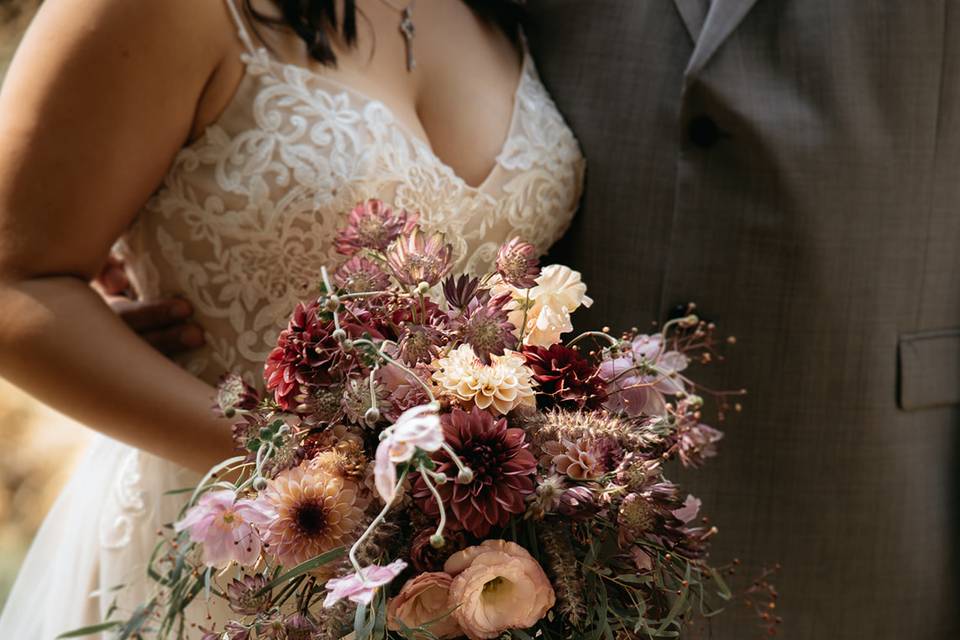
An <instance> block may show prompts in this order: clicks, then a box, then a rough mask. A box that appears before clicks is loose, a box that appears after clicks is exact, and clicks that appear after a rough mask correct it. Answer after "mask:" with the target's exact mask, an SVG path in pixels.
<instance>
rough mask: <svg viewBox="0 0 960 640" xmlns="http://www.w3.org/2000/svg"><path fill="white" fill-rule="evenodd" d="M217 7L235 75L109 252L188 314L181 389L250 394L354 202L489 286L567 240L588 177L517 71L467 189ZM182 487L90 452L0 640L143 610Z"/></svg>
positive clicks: (0, 621) (359, 100)
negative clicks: (208, 122) (415, 221)
mask: <svg viewBox="0 0 960 640" xmlns="http://www.w3.org/2000/svg"><path fill="white" fill-rule="evenodd" d="M227 2H228V3H230V9H231V12H232V14H233V16H234V18H235V19H236V20H237V26H238V29H239V36H240V38H241V39H242V40H243V43H244V46H245V47H246V49H247V52H246V53H245V54H244V56H243V60H244V63H245V64H246V74H245V76H244V78H243V80H242V82H241V84H240V86H239V89H238V91H237V93H236V95H235V97H234V98H233V100H232V101H231V103H230V105H229V106H228V108H227V109H226V111H225V112H224V113H223V115H222V116H221V117H220V119H219V120H218V122H217V123H216V124H214V125H213V126H211V127H209V128H208V129H207V131H206V132H205V134H204V136H203V137H202V138H201V139H199V140H198V141H196V142H195V143H194V144H191V145H190V146H189V147H187V148H185V149H183V150H182V151H181V152H180V153H179V155H178V156H177V158H176V160H175V162H174V164H173V166H172V167H171V168H170V171H169V173H168V175H167V176H166V178H165V180H164V183H163V184H162V186H161V187H160V188H159V189H158V191H157V192H156V194H155V195H154V197H153V198H152V199H151V200H150V202H149V203H148V204H147V205H146V207H145V208H144V210H143V211H142V212H141V213H140V215H139V216H138V217H137V220H136V222H135V224H134V225H133V226H132V227H131V228H130V230H129V231H128V233H127V234H126V235H125V237H124V238H123V239H122V240H121V242H120V243H119V245H118V246H119V247H120V249H121V251H122V253H123V254H124V256H125V258H126V260H127V261H128V263H129V265H130V267H131V268H132V271H133V275H134V280H135V285H136V289H137V290H138V292H139V293H140V294H141V295H142V296H143V297H145V298H147V299H151V298H153V299H156V298H161V297H164V296H168V295H171V294H180V295H184V296H186V297H187V298H188V299H189V300H190V302H191V303H192V304H193V306H194V309H195V310H196V318H197V320H198V321H199V322H200V323H201V324H202V326H203V327H204V328H205V329H206V331H207V346H206V347H205V348H204V349H202V350H200V351H198V352H195V353H193V354H191V355H189V356H188V357H186V358H184V359H183V360H182V364H183V366H185V367H186V368H188V369H189V370H190V371H191V372H193V373H195V374H196V375H197V376H199V377H201V378H203V379H204V380H207V381H209V382H211V383H213V382H215V381H216V380H217V378H218V377H219V376H220V375H221V374H222V373H223V372H225V371H235V372H240V373H243V374H244V375H245V376H246V377H247V378H248V379H249V380H250V381H251V382H257V381H258V380H259V378H260V374H261V371H262V363H263V361H264V359H265V357H266V355H267V353H268V352H269V351H270V349H271V347H272V346H273V344H274V340H275V338H276V336H277V334H278V333H279V331H280V329H281V328H282V327H283V326H284V325H285V323H286V318H287V316H288V314H289V312H290V311H291V310H292V308H293V307H294V305H295V303H296V302H297V301H298V300H301V299H305V298H308V297H310V296H311V295H312V294H314V293H315V292H316V288H317V284H318V282H319V279H320V278H319V272H320V267H321V266H322V265H325V264H328V265H329V264H334V263H336V262H337V257H336V255H335V253H334V251H333V246H332V242H331V239H332V238H333V236H334V232H335V229H336V228H337V227H338V225H340V224H341V222H342V219H343V218H342V215H343V212H345V211H348V210H349V209H351V208H352V207H353V206H354V205H355V204H356V203H357V202H359V201H362V200H365V199H367V198H371V197H376V198H381V199H383V200H384V201H386V202H387V203H389V204H391V205H392V206H394V207H398V208H404V209H408V210H412V211H419V212H420V216H421V220H422V223H423V225H424V226H425V227H426V228H427V229H430V230H439V231H443V232H445V233H446V235H447V238H448V240H450V241H452V242H453V243H454V245H455V249H456V256H457V260H458V263H457V268H458V270H464V269H465V270H470V271H483V270H486V269H487V267H489V266H490V264H491V262H492V260H493V258H494V256H495V252H496V248H497V246H498V245H499V243H501V242H503V241H505V240H507V239H509V238H510V237H512V236H516V235H519V236H521V237H523V238H525V239H527V240H529V241H530V242H532V243H534V244H535V245H536V246H537V247H538V248H539V249H541V250H544V251H545V250H546V249H547V248H548V247H549V246H550V245H551V244H552V243H553V242H554V241H555V240H557V239H558V238H559V237H560V235H561V234H562V233H563V231H564V230H565V228H566V227H567V225H568V223H569V221H570V219H571V217H572V215H573V212H574V209H575V207H576V204H577V201H578V199H579V196H580V189H581V184H582V179H583V171H584V160H583V157H582V155H581V153H580V150H579V147H578V144H577V142H576V140H575V139H574V137H573V135H572V133H571V132H570V130H569V129H568V128H567V126H566V125H565V124H564V122H563V119H562V118H561V116H560V114H559V113H558V111H557V109H556V107H555V106H554V104H553V102H552V101H551V99H550V97H549V95H548V94H547V92H546V90H545V89H544V87H543V85H542V84H541V82H540V80H539V79H538V77H537V73H536V70H535V68H534V64H533V61H532V60H531V59H530V56H529V55H525V57H524V63H523V72H522V76H521V78H520V81H519V86H518V87H517V90H516V96H515V104H514V112H513V118H512V122H511V124H510V127H509V133H508V135H507V137H506V140H505V142H504V144H503V148H502V150H501V152H500V154H499V155H498V156H497V158H496V164H495V166H494V168H493V169H492V171H491V172H490V174H489V176H487V178H486V179H485V180H484V181H483V183H482V184H480V185H478V186H471V185H469V184H467V183H466V182H465V181H464V180H462V179H461V178H460V177H458V176H457V175H456V174H455V173H454V172H453V170H451V168H450V167H449V166H447V165H446V164H444V163H443V161H441V160H440V159H439V158H438V157H437V156H436V155H435V154H434V153H433V152H432V151H431V149H430V146H429V144H427V143H426V142H425V141H424V140H422V139H420V138H418V137H417V136H416V135H414V134H412V133H411V132H410V131H408V130H407V129H406V128H404V126H403V125H402V124H401V123H399V122H398V121H397V119H396V118H395V117H394V115H393V114H392V113H391V111H390V109H389V108H388V107H387V106H386V105H384V104H383V103H382V102H379V101H377V100H373V99H370V98H369V97H367V96H364V95H363V94H361V93H359V92H357V91H354V90H353V89H351V88H349V87H347V86H343V85H341V84H338V83H336V82H334V81H333V80H331V79H330V78H328V77H326V76H324V75H323V74H322V73H317V72H314V71H311V70H307V69H304V68H301V67H297V66H292V65H289V64H283V63H280V62H279V61H277V60H275V59H272V57H271V55H270V54H269V53H268V52H267V50H265V49H263V48H258V47H257V46H255V45H254V43H253V41H252V39H251V38H250V37H249V32H248V30H247V28H246V26H245V23H244V21H243V19H241V17H240V15H239V12H238V11H237V9H236V7H235V6H234V5H233V4H232V2H231V0H227ZM195 481H196V477H195V476H194V475H193V474H191V473H189V472H187V471H186V470H184V469H182V468H180V467H178V466H177V465H175V464H173V463H171V462H168V461H165V460H162V459H159V458H156V457H154V456H151V455H149V454H147V453H144V452H141V451H138V450H137V449H133V448H131V447H128V446H126V445H123V444H121V443H119V442H116V441H114V440H110V439H108V438H105V437H97V438H95V441H94V442H93V444H92V446H91V447H90V449H89V451H87V452H86V454H85V456H84V457H83V459H82V460H81V462H80V463H79V466H78V468H77V469H76V472H75V474H74V476H73V478H72V480H71V481H70V482H69V484H68V485H67V487H66V488H65V489H64V491H63V493H62V494H61V495H60V497H59V499H58V500H57V501H56V503H55V505H54V506H53V508H52V510H51V512H50V514H49V515H48V516H47V519H46V521H45V522H44V524H43V526H42V528H41V529H40V532H39V533H38V535H37V537H36V540H35V541H34V544H33V547H32V548H31V550H30V553H29V555H28V556H27V559H26V561H25V563H24V565H23V568H22V570H21V573H20V577H19V579H18V581H17V583H16V584H15V586H14V589H13V591H12V593H11V595H10V598H9V600H8V602H7V606H6V609H5V610H4V612H3V616H2V618H0V639H3V640H14V639H16V640H50V639H52V638H54V637H56V636H57V635H58V634H60V633H62V632H64V631H67V630H70V629H74V628H77V627H80V626H84V625H89V624H94V623H97V622H100V621H101V620H103V616H104V615H105V614H106V613H107V608H108V607H109V606H110V604H111V603H112V602H113V601H114V599H115V598H116V597H117V593H115V592H113V591H112V589H113V588H114V587H116V586H118V585H121V584H125V585H128V586H127V588H126V590H125V591H123V592H122V593H121V595H120V598H119V605H120V609H121V611H127V612H129V611H130V610H132V609H133V608H134V607H135V606H136V604H138V603H139V602H140V601H142V600H143V599H145V598H146V597H147V596H148V595H149V594H150V593H151V591H150V590H151V587H150V585H149V584H148V582H147V580H146V576H145V566H146V563H147V561H148V559H149V557H150V553H151V552H152V550H153V548H154V546H155V544H156V541H157V531H158V529H159V528H161V527H162V526H163V525H164V524H166V523H169V522H171V521H172V519H173V518H174V517H175V513H176V510H177V507H178V503H180V501H181V500H182V496H165V495H164V494H165V493H166V492H168V491H170V490H171V489H178V488H182V487H187V486H190V485H191V483H194V482H195ZM201 604H202V603H201ZM206 613H207V612H206V610H205V608H202V607H201V610H200V611H199V612H196V613H195V615H196V616H197V620H196V621H197V622H201V623H202V622H205V620H203V617H205V615H206ZM216 617H217V614H216V612H214V618H216ZM200 635H201V634H200V633H199V632H197V631H194V632H191V634H190V635H189V637H191V638H194V637H196V638H199V637H200Z"/></svg>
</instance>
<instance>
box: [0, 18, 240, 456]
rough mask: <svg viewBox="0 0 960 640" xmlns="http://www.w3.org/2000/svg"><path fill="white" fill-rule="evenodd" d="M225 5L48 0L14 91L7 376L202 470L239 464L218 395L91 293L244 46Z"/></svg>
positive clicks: (1, 99)
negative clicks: (224, 66) (236, 39)
mask: <svg viewBox="0 0 960 640" xmlns="http://www.w3.org/2000/svg"><path fill="white" fill-rule="evenodd" d="M223 11H224V8H223V3H222V2H216V1H214V0H203V1H200V2H198V1H197V0H136V1H134V2H131V1H130V0H48V1H47V2H45V3H44V5H43V8H42V9H41V11H40V13H39V15H38V17H37V18H36V20H35V22H34V24H33V25H32V26H31V28H30V29H29V30H28V32H27V35H26V37H25V39H24V42H23V44H22V45H21V48H20V50H19V51H18V53H17V56H16V58H15V59H14V62H13V64H12V65H11V67H10V70H9V73H8V76H7V79H6V82H5V84H4V86H3V89H2V91H0V375H2V376H3V377H5V378H7V379H9V380H11V381H12V382H13V383H15V384H17V385H19V386H20V387H22V388H24V389H25V390H27V391H28V392H30V393H32V394H33V395H35V396H36V397H38V398H39V399H41V400H43V401H44V402H46V403H48V404H49V405H51V406H52V407H54V408H56V409H58V410H60V411H62V412H63V413H65V414H67V415H70V416H72V417H74V418H76V419H78V420H79V421H81V422H83V423H85V424H88V425H90V426H92V427H95V428H97V429H98V430H100V431H102V432H104V433H106V434H107V435H110V436H112V437H114V438H117V439H120V440H123V441H125V442H128V443H130V444H132V445H134V446H137V447H140V448H143V449H145V450H147V451H150V452H153V453H155V454H158V455H160V456H163V457H166V458H170V459H172V460H175V461H177V462H179V463H181V464H183V465H185V466H189V467H192V468H194V469H197V470H203V469H206V468H207V467H209V466H210V465H211V464H212V463H214V462H216V461H217V460H219V459H222V458H224V457H226V456H228V455H229V454H230V450H231V444H230V435H229V434H230V429H229V425H228V424H226V423H225V421H223V420H222V419H219V418H217V417H215V416H214V415H213V412H212V411H211V402H212V389H211V388H210V387H209V386H208V385H206V384H205V383H203V382H201V381H199V380H197V379H196V378H194V377H192V376H191V375H189V374H187V373H186V372H184V371H183V370H181V369H180V368H179V367H177V366H176V365H175V364H173V363H171V362H170V361H168V360H167V359H165V358H164V357H163V356H162V355H160V354H159V353H157V352H156V351H154V350H153V349H152V348H150V347H149V346H148V345H147V344H146V343H145V342H144V341H143V340H141V339H140V338H139V337H137V336H136V335H135V334H134V333H133V332H132V331H131V330H130V329H129V328H128V327H127V326H125V325H124V324H123V323H122V322H121V321H120V320H119V319H118V318H117V317H116V315H115V314H114V313H113V312H112V311H111V310H110V309H109V307H108V306H107V305H106V304H105V303H104V302H103V300H102V299H101V298H100V297H99V296H98V295H97V294H96V293H95V292H94V291H93V290H92V289H91V288H90V286H89V285H88V282H89V280H90V279H91V278H92V277H93V276H94V275H96V274H97V273H98V272H99V270H100V268H101V266H102V265H103V263H104V261H105V260H106V258H107V255H108V252H109V248H110V246H111V244H112V242H113V241H114V239H115V238H116V237H117V236H118V235H119V234H120V233H121V232H122V230H123V229H124V228H125V227H126V226H127V225H128V224H129V223H130V222H131V220H132V217H133V215H134V214H135V212H136V211H138V210H139V208H140V207H141V206H142V204H143V202H144V201H145V200H146V199H147V198H148V197H149V195H150V194H151V192H152V191H153V190H154V189H155V188H156V186H157V185H158V184H159V182H160V181H161V179H162V177H163V175H164V173H165V172H166V170H167V167H168V166H169V164H170V162H171V161H172V158H173V157H174V155H175V154H176V152H177V151H178V149H179V148H180V147H181V146H182V145H183V143H184V141H185V140H186V139H187V138H188V137H189V135H190V132H191V130H192V128H193V126H194V120H195V113H196V110H197V105H198V101H199V100H200V98H201V96H202V95H203V94H204V91H205V88H206V87H208V86H209V84H208V83H209V82H210V80H211V78H213V77H214V74H215V73H217V71H218V69H219V65H221V61H222V59H223V57H224V52H225V51H228V50H230V47H231V44H232V42H231V40H230V39H229V36H230V35H232V34H231V33H230V31H229V29H228V28H226V27H225V24H227V22H228V20H229V19H228V18H227V17H225V15H224V14H223Z"/></svg>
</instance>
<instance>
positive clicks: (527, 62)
mask: <svg viewBox="0 0 960 640" xmlns="http://www.w3.org/2000/svg"><path fill="white" fill-rule="evenodd" d="M255 57H257V58H259V60H258V62H260V63H261V64H262V65H263V66H265V67H266V68H267V69H270V68H272V67H279V68H280V69H290V70H292V71H294V72H295V73H301V74H306V75H307V76H308V77H309V78H312V79H314V80H316V81H318V82H322V83H325V84H327V85H329V86H331V87H334V88H335V89H336V91H337V92H340V93H349V94H351V95H352V96H354V97H355V98H357V99H358V100H360V101H361V102H363V103H366V104H368V105H375V106H377V107H379V108H381V109H382V110H383V111H384V112H385V113H386V114H387V115H389V116H390V120H391V122H392V124H393V125H394V126H395V127H396V128H397V129H399V130H400V131H401V132H402V133H403V134H404V135H405V136H406V137H407V139H408V141H409V142H410V143H411V144H413V145H416V146H417V147H419V148H420V149H421V150H423V151H425V152H426V153H427V155H428V156H429V157H430V158H431V159H432V160H433V161H434V162H435V163H436V165H437V166H438V167H440V168H441V169H442V170H443V172H444V173H445V174H446V175H447V177H448V178H450V179H451V180H452V181H454V182H455V183H456V184H457V185H458V186H460V187H461V188H463V189H464V190H467V191H471V192H476V193H480V192H482V191H484V187H486V186H487V185H488V184H489V183H490V182H491V181H492V180H493V178H495V177H496V175H497V173H498V171H499V168H500V159H501V158H502V157H503V155H504V154H505V153H506V152H507V151H508V150H509V147H510V141H511V140H512V139H513V135H514V133H515V131H516V127H517V120H518V115H519V113H520V99H521V95H522V93H523V89H524V88H525V87H526V83H527V78H528V76H529V75H530V68H531V64H532V60H531V58H530V52H529V50H528V49H527V47H526V46H524V47H523V55H522V58H521V62H520V77H519V78H518V79H517V84H516V87H515V88H514V91H513V108H512V109H511V112H510V122H509V124H508V125H507V133H506V135H505V136H504V139H503V144H501V145H500V149H499V150H498V151H497V154H496V156H494V159H493V166H492V167H491V168H490V171H489V172H487V175H486V177H484V179H483V180H481V181H480V182H479V183H478V184H476V185H472V184H470V183H469V182H467V181H466V180H465V179H464V178H463V177H462V176H460V174H458V173H457V172H456V171H455V170H454V169H453V167H452V166H450V164H449V163H447V162H446V161H444V160H443V159H442V158H441V157H440V156H438V155H437V154H436V152H435V151H434V150H433V145H432V144H431V143H430V140H429V139H428V138H425V137H424V136H421V135H419V134H418V133H416V132H415V131H414V130H413V129H411V128H410V127H409V126H407V124H406V123H404V122H403V121H402V120H401V119H400V118H398V117H397V114H396V111H395V110H394V109H393V108H392V107H390V105H388V104H387V103H386V102H384V101H383V100H381V99H379V98H374V97H373V96H371V95H369V94H367V93H365V92H363V91H361V90H359V89H356V88H354V87H351V86H350V85H348V84H346V83H343V82H340V81H339V80H335V79H333V78H330V77H328V76H325V75H323V74H322V73H319V72H317V71H314V70H313V69H310V68H308V67H305V66H302V65H299V64H294V63H292V62H282V61H280V60H277V59H276V58H274V57H273V56H272V55H270V52H269V51H268V50H267V48H266V47H264V46H259V47H256V48H255V49H254V50H253V52H245V53H243V54H242V55H241V59H242V60H243V62H244V65H245V67H246V73H247V74H249V71H250V63H251V62H252V60H253V58H255ZM274 78H275V79H276V80H277V81H278V82H282V83H286V80H285V79H284V78H283V75H282V74H280V75H279V76H277V75H275V76H274ZM324 91H325V93H327V95H328V96H331V97H332V96H333V95H334V92H332V91H326V90H324Z"/></svg>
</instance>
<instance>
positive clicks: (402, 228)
mask: <svg viewBox="0 0 960 640" xmlns="http://www.w3.org/2000/svg"><path fill="white" fill-rule="evenodd" d="M416 223H417V215H416V214H414V213H409V212H407V211H403V210H400V211H396V212H395V211H393V210H392V209H391V208H390V207H388V206H387V205H386V204H384V203H383V201H382V200H376V199H371V200H367V201H366V202H361V203H360V204H358V205H357V206H356V207H354V209H353V211H351V212H350V214H349V215H348V216H347V224H346V226H345V227H343V228H342V229H340V231H339V233H337V239H336V246H337V251H338V252H339V253H341V254H343V255H345V256H352V255H354V254H355V253H357V252H358V251H361V250H362V249H372V250H374V251H383V250H385V249H386V248H387V247H388V246H390V243H391V242H393V241H394V240H396V239H397V238H398V237H400V235H402V234H404V233H409V232H410V231H411V230H412V229H413V228H414V226H415V225H416Z"/></svg>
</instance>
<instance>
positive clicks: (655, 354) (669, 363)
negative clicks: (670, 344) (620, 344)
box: [600, 334, 689, 417]
mask: <svg viewBox="0 0 960 640" xmlns="http://www.w3.org/2000/svg"><path fill="white" fill-rule="evenodd" d="M688 364H689V361H688V360H687V357H686V356H684V355H683V354H682V353H679V352H677V351H666V350H664V348H663V338H662V336H660V335H659V334H656V335H652V336H647V335H641V336H637V337H636V338H635V339H634V340H633V343H632V344H631V348H630V350H629V351H628V352H627V353H625V354H624V355H621V356H619V357H617V358H608V359H606V360H604V361H603V362H601V363H600V377H601V378H603V379H604V380H605V381H607V393H608V396H607V399H606V401H605V402H604V407H606V408H607V409H608V410H610V411H614V412H617V413H626V414H627V415H629V416H634V417H635V416H641V415H664V414H665V413H666V396H673V395H676V394H678V393H680V392H681V391H684V390H685V388H686V387H685V382H684V380H683V379H682V378H681V376H680V372H681V371H683V370H684V369H686V368H687V365H688Z"/></svg>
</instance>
